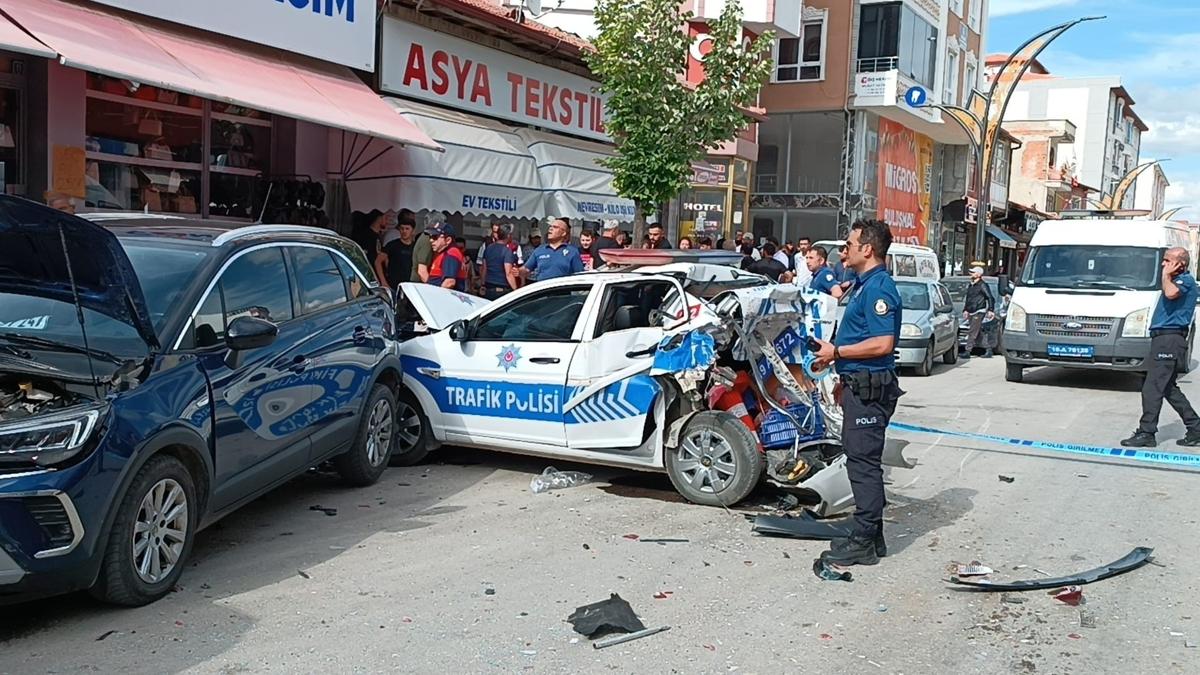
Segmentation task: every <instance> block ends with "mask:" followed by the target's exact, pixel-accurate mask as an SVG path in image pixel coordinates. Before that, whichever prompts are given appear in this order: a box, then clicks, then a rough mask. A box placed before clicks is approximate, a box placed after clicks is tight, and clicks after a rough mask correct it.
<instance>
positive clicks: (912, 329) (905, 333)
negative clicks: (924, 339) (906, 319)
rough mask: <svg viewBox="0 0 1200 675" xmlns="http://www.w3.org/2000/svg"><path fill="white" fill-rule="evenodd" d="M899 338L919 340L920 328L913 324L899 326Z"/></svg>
mask: <svg viewBox="0 0 1200 675" xmlns="http://www.w3.org/2000/svg"><path fill="white" fill-rule="evenodd" d="M900 337H902V338H919V337H921V327H920V326H918V325H917V324H915V323H904V324H900Z"/></svg>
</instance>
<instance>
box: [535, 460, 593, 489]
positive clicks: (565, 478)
mask: <svg viewBox="0 0 1200 675" xmlns="http://www.w3.org/2000/svg"><path fill="white" fill-rule="evenodd" d="M591 480H592V475H591V474H590V473H583V472H582V471H559V470H558V469H555V468H554V467H552V466H548V467H546V470H545V471H543V472H542V473H540V474H538V475H537V476H534V477H533V480H531V481H529V491H530V492H532V493H533V494H535V495H536V494H539V493H542V492H547V491H549V490H562V489H565V488H573V487H577V486H580V485H583V484H584V483H588V482H590V481H591Z"/></svg>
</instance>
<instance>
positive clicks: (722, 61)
mask: <svg viewBox="0 0 1200 675" xmlns="http://www.w3.org/2000/svg"><path fill="white" fill-rule="evenodd" d="M595 18H596V25H597V27H598V28H599V36H598V37H597V38H596V40H595V42H594V46H595V51H594V52H591V53H589V54H588V55H587V61H588V65H589V67H590V68H591V70H592V72H593V73H594V74H595V75H597V76H598V77H599V78H600V82H601V84H600V87H599V89H600V92H601V93H602V94H605V95H607V97H608V98H607V101H606V102H605V109H606V112H607V117H606V119H605V126H606V128H607V129H608V132H609V133H610V134H611V135H612V137H613V140H614V141H615V143H616V153H615V154H614V155H613V156H612V157H611V158H608V159H606V160H603V162H602V163H603V164H604V166H606V167H608V169H610V170H611V171H612V173H613V187H614V188H615V189H616V191H617V193H618V194H620V195H621V196H622V197H625V198H626V199H631V200H633V202H634V204H635V205H636V207H637V211H636V215H635V216H634V236H635V238H636V239H639V240H640V238H641V235H642V230H643V228H644V224H645V216H646V214H648V213H657V212H658V209H659V207H660V205H662V204H664V203H666V202H667V201H669V200H670V199H672V198H673V197H676V196H678V195H679V193H680V192H681V191H682V190H683V189H684V188H686V187H687V184H688V178H689V177H690V176H691V165H692V162H694V161H696V160H699V159H702V158H703V157H704V156H705V154H706V150H708V149H709V148H713V147H715V146H718V145H720V144H721V143H724V142H725V141H729V140H732V139H733V138H734V137H735V136H736V135H737V132H738V131H739V130H740V129H742V128H744V127H745V126H746V125H747V124H748V123H749V120H748V119H747V117H746V114H745V112H744V109H745V108H747V107H749V106H752V105H754V104H755V102H756V101H757V99H758V92H759V90H760V89H761V88H762V84H763V82H765V81H766V79H767V76H768V75H769V74H770V72H771V67H772V64H771V60H770V58H769V53H770V50H771V43H772V41H773V40H774V35H773V34H772V33H770V32H767V33H764V34H763V35H760V36H759V37H758V38H757V39H755V40H754V41H753V43H752V44H751V45H750V46H749V48H748V49H746V48H744V47H743V44H742V36H743V32H742V9H741V4H740V3H739V2H738V0H727V2H726V3H725V7H724V9H723V10H722V12H721V16H720V18H719V19H717V20H716V21H715V22H713V23H711V24H709V27H708V33H709V35H710V36H711V37H712V43H711V44H712V51H710V52H709V53H708V54H707V55H706V56H705V58H704V70H705V79H704V81H703V82H702V83H701V84H699V85H698V86H692V85H689V84H687V80H686V75H687V54H688V48H689V46H690V43H691V38H689V37H688V34H687V30H686V28H687V22H688V21H690V20H691V19H692V18H693V15H692V14H691V13H690V12H680V0H600V1H599V2H598V3H597V4H596V11H595Z"/></svg>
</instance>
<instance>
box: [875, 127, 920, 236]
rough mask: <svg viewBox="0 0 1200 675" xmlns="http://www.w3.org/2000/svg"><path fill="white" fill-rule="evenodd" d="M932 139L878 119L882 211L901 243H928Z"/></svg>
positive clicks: (884, 219)
mask: <svg viewBox="0 0 1200 675" xmlns="http://www.w3.org/2000/svg"><path fill="white" fill-rule="evenodd" d="M932 179H933V140H932V139H930V138H928V137H926V136H922V135H921V134H918V133H917V132H915V131H913V130H912V129H909V128H907V127H905V126H904V125H902V124H899V123H897V122H893V121H891V120H888V119H880V120H879V176H878V181H879V182H878V185H879V211H878V213H877V217H878V218H879V219H880V220H883V221H884V222H886V223H887V224H888V225H890V226H891V228H892V237H893V238H894V240H895V241H896V242H898V243H903V244H917V245H920V246H924V245H925V244H926V243H927V242H928V236H927V228H928V220H929V212H930V204H931V200H930V185H931V182H932Z"/></svg>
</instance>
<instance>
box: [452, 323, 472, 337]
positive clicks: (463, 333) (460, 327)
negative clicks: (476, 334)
mask: <svg viewBox="0 0 1200 675" xmlns="http://www.w3.org/2000/svg"><path fill="white" fill-rule="evenodd" d="M469 328H470V324H468V323H467V321H466V320H465V319H459V320H458V321H455V322H454V323H452V324H450V339H451V340H454V341H455V342H466V341H467V340H468V339H470V337H471V331H470V330H469Z"/></svg>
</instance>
